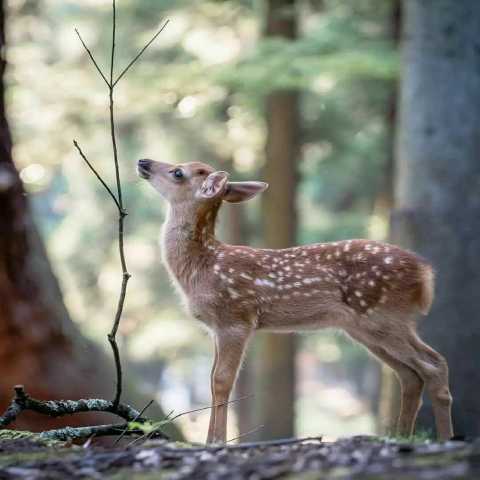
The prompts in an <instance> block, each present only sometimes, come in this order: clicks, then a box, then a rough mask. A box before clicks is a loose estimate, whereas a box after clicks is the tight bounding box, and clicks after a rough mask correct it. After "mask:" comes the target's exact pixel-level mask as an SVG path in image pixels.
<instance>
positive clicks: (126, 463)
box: [0, 434, 480, 480]
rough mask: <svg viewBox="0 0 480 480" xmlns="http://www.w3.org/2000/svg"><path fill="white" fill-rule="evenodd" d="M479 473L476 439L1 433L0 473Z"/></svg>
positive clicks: (178, 477)
mask: <svg viewBox="0 0 480 480" xmlns="http://www.w3.org/2000/svg"><path fill="white" fill-rule="evenodd" d="M77 478H78V479H85V478H88V479H105V478H106V479H112V480H122V479H128V480H137V479H138V480H143V479H145V480H147V479H153V478H155V479H162V480H170V479H171V480H183V479H195V480H201V479H208V480H216V479H222V480H223V479H224V480H227V479H228V480H236V479H251V480H261V479H286V480H293V479H295V480H297V479H298V480H315V479H331V478H332V479H333V478H334V479H365V480H367V479H368V480H371V479H380V478H381V479H392V480H393V479H395V480H397V479H434V480H443V479H447V478H462V479H480V440H477V441H475V442H469V443H466V442H448V443H446V444H434V443H422V444H410V443H405V442H396V441H391V440H385V439H378V438H375V437H352V438H348V439H342V440H339V441H337V442H333V443H329V442H322V441H321V440H319V439H306V440H304V441H298V440H297V441H295V442H293V441H292V442H289V443H286V444H282V445H275V444H273V445H272V444H266V445H261V446H259V445H254V446H252V445H250V446H249V445H231V446H228V447H215V448H213V447H209V448H204V447H189V446H188V445H182V446H179V445H178V444H172V443H167V442H164V441H151V442H149V443H145V444H140V443H137V444H134V445H130V446H129V445H122V446H118V447H115V448H105V447H103V448H100V447H95V446H89V447H86V448H83V447H79V446H68V445H64V444H44V443H42V442H39V441H38V440H37V439H36V438H32V437H31V436H28V435H21V434H19V435H18V436H17V438H14V439H11V438H9V439H2V435H0V479H2V480H3V479H28V480H34V479H54V480H56V479H77Z"/></svg>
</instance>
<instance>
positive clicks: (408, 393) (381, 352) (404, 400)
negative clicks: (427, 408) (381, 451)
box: [351, 335, 425, 437]
mask: <svg viewBox="0 0 480 480" xmlns="http://www.w3.org/2000/svg"><path fill="white" fill-rule="evenodd" d="M351 336H352V337H353V338H354V339H356V340H357V341H359V342H360V343H362V344H363V345H364V346H365V347H366V348H367V349H368V350H369V351H370V352H371V353H372V354H373V355H374V356H375V357H377V358H378V359H379V360H380V361H381V362H384V363H385V364H386V365H388V366H389V367H390V368H391V369H392V370H393V371H394V372H395V375H396V376H397V378H398V381H399V382H400V388H401V395H402V397H401V405H400V415H399V417H398V421H397V433H398V434H399V435H401V436H405V437H409V436H411V435H412V434H413V432H414V428H415V421H416V419H417V414H418V411H419V410H420V407H421V406H422V393H423V388H424V383H425V382H424V381H423V380H422V378H421V377H420V376H419V375H418V373H417V372H416V371H415V370H414V369H412V368H411V367H409V366H408V365H407V364H405V363H402V362H401V361H399V360H397V359H396V358H395V357H394V356H392V355H391V354H390V353H389V351H388V350H387V349H385V348H384V347H383V346H381V345H379V344H378V342H374V339H373V338H370V339H368V340H367V339H365V338H358V337H357V336H355V335H351Z"/></svg>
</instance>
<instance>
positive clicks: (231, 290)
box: [227, 287, 240, 299]
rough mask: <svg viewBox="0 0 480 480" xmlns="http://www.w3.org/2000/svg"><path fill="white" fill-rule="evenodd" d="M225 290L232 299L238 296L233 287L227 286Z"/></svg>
mask: <svg viewBox="0 0 480 480" xmlns="http://www.w3.org/2000/svg"><path fill="white" fill-rule="evenodd" d="M227 291H228V293H229V294H230V297H231V298H233V299H235V298H239V297H240V294H239V293H238V292H237V291H236V290H234V289H233V288H230V287H228V288H227Z"/></svg>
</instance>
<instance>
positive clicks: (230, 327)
mask: <svg viewBox="0 0 480 480" xmlns="http://www.w3.org/2000/svg"><path fill="white" fill-rule="evenodd" d="M137 171H138V174H139V175H140V177H142V178H144V179H147V180H148V181H149V183H150V184H151V185H152V186H153V187H154V188H155V189H156V190H157V191H158V192H159V193H160V194H161V195H162V196H163V197H164V199H165V200H166V201H167V202H168V214H167V217H166V221H165V223H164V225H163V235H162V257H163V262H164V264H165V266H166V268H167V270H168V272H169V274H170V276H171V278H172V279H173V281H174V283H175V285H176V286H177V288H178V291H179V292H180V295H181V296H182V298H183V301H184V303H185V306H186V308H187V309H188V311H189V313H190V314H191V315H192V316H193V317H195V318H196V319H198V320H200V322H202V323H203V324H204V325H205V326H206V327H207V329H208V331H209V332H210V333H211V336H212V338H213V341H214V345H215V355H214V361H213V368H212V373H211V392H212V410H211V416H210V425H209V430H208V436H207V442H209V443H212V442H213V443H219V442H225V439H226V424H227V402H228V399H229V395H230V393H231V391H232V388H233V385H234V383H235V378H236V376H237V373H238V370H239V367H240V364H241V362H242V357H243V355H244V353H245V349H246V346H247V343H248V341H249V339H250V338H251V337H252V335H253V334H254V332H255V331H256V330H264V331H273V332H280V333H282V332H297V331H301V330H313V329H320V328H326V327H334V328H337V329H341V330H343V331H344V332H346V334H347V335H349V336H350V337H351V338H352V339H354V340H356V341H357V342H359V343H361V344H362V345H364V346H365V347H366V348H367V349H368V350H369V351H370V352H371V353H372V354H373V355H374V356H375V357H377V358H378V359H379V360H381V361H382V362H384V363H386V364H387V365H388V366H389V367H391V368H392V369H393V370H394V371H395V373H396V375H397V377H398V379H399V381H400V384H401V411H400V416H399V420H398V433H399V434H400V435H403V436H409V435H411V434H412V433H413V430H414V426H415V420H416V417H417V413H418V410H419V408H420V406H421V398H422V392H423V389H424V387H426V389H427V392H428V394H429V395H430V397H431V400H432V404H433V410H434V414H435V420H436V428H437V435H438V438H439V439H440V440H447V439H449V438H450V437H451V436H452V435H453V433H452V422H451V403H452V397H451V395H450V391H449V387H448V367H447V363H446V361H445V359H444V358H443V357H442V356H441V355H440V354H439V353H437V352H436V351H435V350H433V349H432V348H431V347H429V346H428V345H426V344H425V343H424V342H422V340H421V339H420V338H419V337H418V335H417V333H416V317H417V316H418V314H423V315H426V314H427V313H428V311H429V309H430V306H431V304H432V301H433V296H434V274H433V270H432V267H431V266H430V265H429V264H428V263H427V262H426V261H425V260H424V259H422V258H420V257H419V256H417V255H415V254H414V253H411V252H409V251H406V250H403V249H401V248H399V247H396V246H394V245H389V244H386V243H380V242H376V241H372V240H343V241H338V242H333V243H317V244H313V245H305V246H298V247H292V248H285V249H281V250H272V249H263V248H251V247H248V246H237V245H227V244H225V243H222V242H220V241H219V240H217V239H216V237H215V220H216V218H217V214H218V211H219V209H220V207H221V205H222V202H223V201H226V202H233V203H236V202H243V201H245V200H249V199H251V198H253V197H254V196H255V195H257V194H259V193H261V192H263V191H264V190H265V189H266V188H267V187H268V185H267V184H266V183H263V182H230V181H229V180H228V174H227V173H226V172H223V171H215V170H214V169H213V168H212V167H210V166H209V165H206V164H203V163H198V162H193V163H185V164H180V165H170V164H167V163H163V162H157V161H153V160H139V162H138V167H137ZM267 221H268V219H267Z"/></svg>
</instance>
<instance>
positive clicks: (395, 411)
mask: <svg viewBox="0 0 480 480" xmlns="http://www.w3.org/2000/svg"><path fill="white" fill-rule="evenodd" d="M402 15H403V10H402V3H401V0H393V2H392V6H391V13H390V29H389V37H390V40H391V41H392V43H393V44H394V46H395V47H396V48H398V47H399V45H400V39H401V29H402ZM397 105H398V85H397V82H395V84H394V85H393V86H392V94H391V98H390V101H389V104H388V107H387V108H388V110H387V118H386V124H387V127H388V137H387V141H388V149H389V152H388V153H389V154H388V158H387V164H386V168H385V174H384V182H383V189H382V191H381V192H380V195H379V200H378V201H377V204H379V208H378V207H377V209H379V210H381V211H383V212H384V214H385V218H387V219H388V218H389V217H390V213H391V211H392V209H393V208H394V198H393V197H394V165H395V152H394V150H395V147H394V145H395V134H396V130H397V117H398V115H397ZM390 239H391V241H392V242H393V243H395V238H393V235H392V232H390ZM400 398H401V391H400V384H399V382H398V379H397V377H396V375H395V373H394V372H393V370H392V369H391V368H389V367H388V366H387V365H385V364H382V365H381V380H380V394H379V402H378V405H377V409H376V412H375V413H376V414H377V424H376V430H377V432H378V433H380V434H392V433H394V432H395V429H396V423H397V418H398V415H399V412H400Z"/></svg>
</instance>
